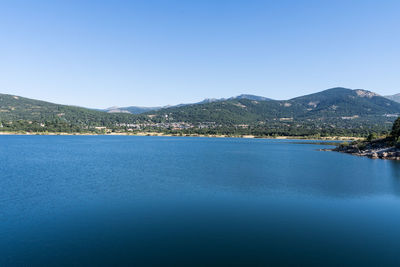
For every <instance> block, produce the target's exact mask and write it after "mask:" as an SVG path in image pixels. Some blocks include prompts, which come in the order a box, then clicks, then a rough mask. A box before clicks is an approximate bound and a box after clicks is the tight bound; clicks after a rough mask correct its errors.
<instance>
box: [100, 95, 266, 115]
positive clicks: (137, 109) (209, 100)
mask: <svg viewBox="0 0 400 267" xmlns="http://www.w3.org/2000/svg"><path fill="white" fill-rule="evenodd" d="M234 99H249V100H257V101H268V100H272V99H270V98H266V97H262V96H256V95H248V94H242V95H238V96H235V97H230V98H206V99H204V100H203V101H200V102H197V103H191V104H179V105H175V106H170V105H167V106H161V107H138V106H129V107H117V106H114V107H110V108H106V109H104V110H103V111H105V112H108V113H131V114H142V113H145V112H148V111H153V110H160V109H165V108H169V107H182V106H186V105H195V104H207V103H212V102H219V101H226V100H234Z"/></svg>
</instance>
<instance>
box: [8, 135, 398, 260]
mask: <svg viewBox="0 0 400 267" xmlns="http://www.w3.org/2000/svg"><path fill="white" fill-rule="evenodd" d="M323 147H327V146H322V145H310V144H300V142H299V141H289V140H262V139H234V138H232V139H230V138H226V139H222V138H221V139H219V138H191V137H182V138H179V137H129V136H0V265H1V266H21V265H27V264H28V265H44V264H46V265H58V266H59V265H66V266H70V265H97V266H99V265H108V266H109V265H125V266H126V265H164V266H166V265H175V266H176V265H210V264H212V265H266V264H274V265H276V264H280V265H299V264H307V265H323V266H329V265H332V266H334V265H336V266H337V265H341V266H343V265H381V266H382V265H397V266H399V265H400V164H399V162H395V161H385V160H372V159H368V158H362V157H356V156H351V155H347V154H341V153H335V152H322V151H317V149H319V148H323Z"/></svg>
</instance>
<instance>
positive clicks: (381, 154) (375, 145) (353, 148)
mask: <svg viewBox="0 0 400 267" xmlns="http://www.w3.org/2000/svg"><path fill="white" fill-rule="evenodd" d="M326 150H329V151H337V152H342V153H348V154H352V155H356V156H363V157H369V158H373V159H390V160H400V148H399V147H398V146H396V145H395V142H393V140H391V139H389V138H384V139H377V140H373V141H356V142H353V143H350V144H341V145H339V146H337V147H336V148H333V149H326Z"/></svg>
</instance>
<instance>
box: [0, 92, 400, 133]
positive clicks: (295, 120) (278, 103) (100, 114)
mask: <svg viewBox="0 0 400 267" xmlns="http://www.w3.org/2000/svg"><path fill="white" fill-rule="evenodd" d="M399 114H400V103H397V102H395V101H393V100H391V99H388V98H385V97H382V96H379V95H378V94H376V93H373V92H371V91H367V90H362V89H354V90H352V89H347V88H331V89H327V90H324V91H321V92H318V93H314V94H310V95H305V96H300V97H296V98H293V99H290V100H272V99H269V98H265V97H260V96H254V95H240V96H236V97H231V98H226V99H206V100H204V101H201V102H198V103H193V104H181V105H177V106H166V107H153V108H146V107H134V106H132V107H125V108H116V107H114V108H109V109H106V110H93V109H87V108H82V107H75V106H66V105H59V104H54V103H49V102H44V101H39V100H33V99H28V98H24V97H20V96H13V95H5V94H0V124H1V125H0V126H2V127H3V128H2V129H3V130H4V129H6V128H7V129H13V130H16V129H17V130H18V129H21V130H26V129H28V130H32V131H34V130H40V129H43V128H46V130H52V131H53V130H54V131H57V130H60V129H63V130H68V131H77V130H79V131H86V130H88V131H90V130H91V129H99V128H109V129H112V130H113V131H121V130H134V129H141V130H150V129H151V130H154V129H161V130H168V131H172V130H176V131H177V130H184V131H200V129H208V130H210V129H213V131H214V130H215V131H217V130H218V131H220V130H221V129H224V131H227V132H230V131H232V132H235V131H239V130H240V131H241V132H244V131H245V130H243V129H248V130H246V131H248V132H251V131H255V130H257V131H262V132H264V133H267V132H268V133H269V132H278V131H279V133H287V132H290V133H293V134H296V133H298V134H303V133H304V134H305V133H306V132H313V133H315V132H318V131H325V132H328V133H331V132H332V133H333V132H335V133H336V132H341V131H342V132H343V131H347V132H348V131H351V132H357V133H363V134H365V133H367V132H368V131H385V130H388V129H389V128H390V126H391V124H392V122H393V121H394V119H395V118H396V117H397V116H398V115H399ZM43 125H45V126H43ZM49 125H52V127H53V128H51V127H50V128H49V127H47V126H49ZM132 127H133V129H131V128H132ZM282 131H283V132H282Z"/></svg>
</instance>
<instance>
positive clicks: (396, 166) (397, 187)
mask: <svg viewBox="0 0 400 267" xmlns="http://www.w3.org/2000/svg"><path fill="white" fill-rule="evenodd" d="M387 162H388V164H390V167H391V170H392V176H393V179H392V182H393V191H394V193H395V194H396V195H397V196H400V161H397V160H388V161H387Z"/></svg>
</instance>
